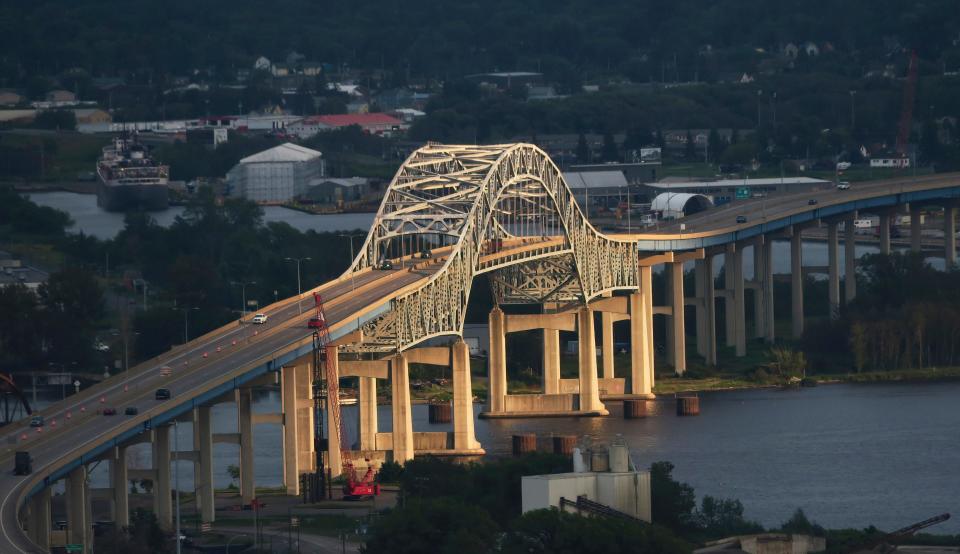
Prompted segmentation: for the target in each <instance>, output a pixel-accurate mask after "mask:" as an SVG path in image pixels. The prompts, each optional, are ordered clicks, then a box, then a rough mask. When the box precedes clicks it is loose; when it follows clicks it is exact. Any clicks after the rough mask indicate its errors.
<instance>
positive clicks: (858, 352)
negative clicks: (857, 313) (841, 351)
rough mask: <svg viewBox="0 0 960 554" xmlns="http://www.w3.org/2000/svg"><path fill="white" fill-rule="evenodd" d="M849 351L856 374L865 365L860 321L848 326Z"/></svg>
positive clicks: (863, 337)
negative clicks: (851, 352)
mask: <svg viewBox="0 0 960 554" xmlns="http://www.w3.org/2000/svg"><path fill="white" fill-rule="evenodd" d="M850 349H851V350H853V364H854V366H856V368H857V373H860V372H861V371H863V367H864V366H865V365H866V364H867V330H866V326H865V324H864V323H863V322H861V321H855V322H853V325H851V326H850ZM802 513H803V512H801V514H802Z"/></svg>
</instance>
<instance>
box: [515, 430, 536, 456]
mask: <svg viewBox="0 0 960 554" xmlns="http://www.w3.org/2000/svg"><path fill="white" fill-rule="evenodd" d="M536 450H537V436H536V435H534V434H533V433H528V434H524V435H514V436H513V455H514V456H520V455H523V454H526V453H528V452H536Z"/></svg>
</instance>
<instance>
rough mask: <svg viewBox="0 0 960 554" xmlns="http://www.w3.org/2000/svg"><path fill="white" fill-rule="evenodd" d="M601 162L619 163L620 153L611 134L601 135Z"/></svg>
mask: <svg viewBox="0 0 960 554" xmlns="http://www.w3.org/2000/svg"><path fill="white" fill-rule="evenodd" d="M602 156H603V161H605V162H618V161H620V152H619V151H618V149H617V143H616V141H615V140H614V139H613V133H604V134H603V153H602Z"/></svg>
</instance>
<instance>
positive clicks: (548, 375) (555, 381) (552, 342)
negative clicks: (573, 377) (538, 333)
mask: <svg viewBox="0 0 960 554" xmlns="http://www.w3.org/2000/svg"><path fill="white" fill-rule="evenodd" d="M559 392H560V330H559V329H544V330H543V393H544V394H558V393H559Z"/></svg>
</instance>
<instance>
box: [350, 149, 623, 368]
mask: <svg viewBox="0 0 960 554" xmlns="http://www.w3.org/2000/svg"><path fill="white" fill-rule="evenodd" d="M427 249H429V250H432V251H433V256H435V257H438V258H440V259H439V260H433V262H442V265H441V266H440V268H439V270H438V271H436V273H434V274H433V275H432V276H431V277H430V279H429V280H428V281H427V282H426V283H425V284H423V285H421V286H419V287H417V288H416V289H415V290H411V291H408V292H406V293H404V294H402V295H401V296H399V297H398V298H396V299H395V300H394V301H393V302H392V303H391V307H390V309H389V310H388V311H387V312H386V313H384V314H382V315H381V316H379V317H377V318H376V319H374V320H372V321H369V322H367V323H366V324H365V325H364V326H363V340H362V342H360V343H357V344H354V345H352V346H348V347H347V349H348V350H351V349H352V350H355V351H373V352H375V351H380V352H387V351H402V350H405V349H407V348H410V347H412V346H414V345H416V344H418V343H420V342H422V341H424V340H426V339H429V338H431V337H437V336H441V335H459V334H461V332H462V330H463V323H464V316H465V314H466V309H467V303H468V300H469V297H470V288H471V285H472V282H473V278H474V277H475V276H477V275H480V274H483V273H490V274H491V283H492V289H493V292H494V295H495V298H496V300H497V302H498V303H501V304H504V303H544V302H557V303H568V302H581V303H583V302H588V301H589V300H591V299H593V298H595V297H597V296H600V295H602V294H604V293H608V292H611V291H614V290H622V289H636V288H637V286H638V265H637V259H638V249H637V244H636V241H632V240H629V239H626V238H624V239H617V238H613V237H608V236H605V235H603V234H602V233H600V232H599V231H597V229H595V228H594V227H593V226H592V225H591V224H590V222H589V221H587V219H586V217H585V216H584V214H583V213H582V212H581V211H580V208H579V206H578V205H577V203H576V201H575V200H574V198H573V194H572V193H571V191H570V188H569V187H568V186H567V184H566V182H565V181H564V180H563V176H562V174H561V172H560V170H559V168H557V166H556V165H555V164H554V163H553V161H552V160H551V159H550V157H549V156H548V155H547V154H546V153H545V152H544V151H543V150H541V149H540V148H538V147H536V146H534V145H531V144H504V145H492V146H472V145H440V144H432V143H431V144H428V145H426V146H424V147H422V148H420V149H419V150H417V151H415V152H414V153H413V154H411V155H410V157H409V158H407V160H406V161H405V162H404V163H403V165H402V166H401V167H400V169H399V170H398V171H397V173H396V175H395V176H394V178H393V180H392V181H391V182H390V186H389V188H388V189H387V191H386V194H385V195H384V199H383V203H382V204H381V206H380V209H379V211H378V212H377V215H376V218H375V219H374V222H373V226H372V227H371V230H370V232H369V234H368V235H367V238H366V241H365V243H364V245H363V248H362V249H361V251H360V253H359V255H358V256H357V258H356V259H355V260H354V262H353V264H352V266H351V268H350V269H349V270H348V271H347V273H346V274H345V275H349V274H350V273H352V272H359V271H361V270H364V269H368V268H376V267H377V266H378V265H379V264H380V263H381V260H384V259H388V258H392V259H397V258H400V259H401V260H403V261H404V263H407V261H409V263H410V264H414V268H416V264H417V263H418V261H419V260H418V259H417V257H418V256H419V252H420V251H421V250H427ZM420 263H422V262H420ZM414 270H415V269H414Z"/></svg>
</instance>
